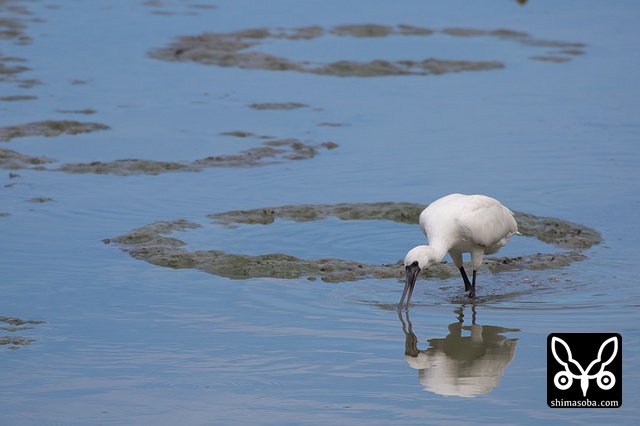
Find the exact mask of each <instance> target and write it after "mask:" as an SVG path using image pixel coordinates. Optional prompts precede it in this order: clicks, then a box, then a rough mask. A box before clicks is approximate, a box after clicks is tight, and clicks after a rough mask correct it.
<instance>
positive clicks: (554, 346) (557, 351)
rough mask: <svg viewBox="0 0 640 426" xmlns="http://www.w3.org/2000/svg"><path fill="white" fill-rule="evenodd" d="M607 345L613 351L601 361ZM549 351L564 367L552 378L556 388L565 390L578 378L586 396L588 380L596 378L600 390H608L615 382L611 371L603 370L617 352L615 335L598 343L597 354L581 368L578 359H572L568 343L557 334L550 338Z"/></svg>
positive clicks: (583, 394)
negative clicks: (585, 366) (600, 343)
mask: <svg viewBox="0 0 640 426" xmlns="http://www.w3.org/2000/svg"><path fill="white" fill-rule="evenodd" d="M607 346H611V348H610V349H609V350H612V352H613V353H612V354H611V356H610V357H609V358H608V359H607V360H606V361H603V359H602V358H603V355H604V354H605V348H607ZM551 351H552V353H553V356H554V358H555V359H556V361H558V363H559V364H560V365H562V366H563V367H564V371H559V372H558V373H557V374H556V375H555V377H554V378H553V383H554V385H555V386H556V388H558V389H560V390H566V389H569V388H570V387H571V385H573V380H574V379H576V380H580V387H581V388H582V396H583V397H586V396H587V389H589V381H590V380H592V379H595V380H596V383H597V384H598V387H599V388H600V389H602V390H609V389H611V388H612V387H613V386H614V385H615V384H616V378H615V376H614V375H613V373H611V372H610V371H606V370H605V369H606V367H607V366H608V365H609V364H611V362H612V361H613V360H614V358H615V357H616V355H617V353H618V339H617V337H616V336H613V337H611V338H609V339H607V340H605V341H604V342H603V343H602V345H600V349H599V350H598V356H597V357H596V359H594V360H593V361H591V363H590V364H589V365H588V366H587V368H583V367H582V365H580V363H579V362H578V361H576V360H575V359H573V355H572V353H571V349H570V348H569V345H567V343H566V342H565V341H564V340H562V339H561V338H559V337H557V336H553V337H552V339H551Z"/></svg>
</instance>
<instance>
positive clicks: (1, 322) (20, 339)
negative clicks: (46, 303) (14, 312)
mask: <svg viewBox="0 0 640 426" xmlns="http://www.w3.org/2000/svg"><path fill="white" fill-rule="evenodd" d="M42 323H44V321H38V320H23V319H20V318H15V317H7V316H0V331H3V332H9V333H11V335H5V336H0V346H6V347H7V348H8V349H10V350H17V349H20V348H21V347H22V346H27V345H30V344H31V343H33V342H35V341H36V339H31V338H28V337H24V336H21V335H20V334H19V333H21V332H23V331H26V330H31V329H33V328H34V327H33V326H34V325H37V324H42Z"/></svg>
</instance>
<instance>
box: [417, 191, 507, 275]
mask: <svg viewBox="0 0 640 426" xmlns="http://www.w3.org/2000/svg"><path fill="white" fill-rule="evenodd" d="M420 227H421V228H422V232H424V234H425V235H426V236H427V239H428V240H429V245H430V246H431V247H432V248H436V250H438V248H441V249H442V250H444V251H445V252H449V253H450V255H451V257H452V259H453V261H454V263H455V264H456V266H457V267H458V268H460V267H461V266H462V263H458V262H457V258H459V257H461V255H462V253H471V255H472V262H473V260H474V259H473V257H474V253H476V255H475V258H476V259H477V265H476V262H473V263H474V269H477V268H478V267H479V266H480V263H482V257H479V259H478V256H480V253H479V252H480V251H482V254H493V253H496V252H497V251H498V250H499V249H500V247H503V246H504V245H505V244H506V243H507V241H509V238H511V236H512V235H514V234H516V233H517V232H518V224H517V223H516V220H515V219H514V217H513V213H512V212H511V210H509V209H508V208H506V207H505V206H503V205H502V204H500V202H499V201H498V200H496V199H494V198H491V197H487V196H486V195H463V194H451V195H447V196H446V197H442V198H440V199H438V200H436V201H434V202H433V203H431V204H430V205H429V206H428V207H427V208H426V209H424V211H423V212H422V213H421V214H420ZM438 251H439V250H438ZM459 255H460V256H459Z"/></svg>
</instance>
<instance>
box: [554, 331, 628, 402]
mask: <svg viewBox="0 0 640 426" xmlns="http://www.w3.org/2000/svg"><path fill="white" fill-rule="evenodd" d="M547 404H548V405H549V407H551V408H617V407H620V406H621V405H622V337H621V336H620V334H618V333H551V334H550V335H549V336H548V338H547Z"/></svg>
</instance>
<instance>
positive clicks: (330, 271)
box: [104, 202, 601, 282]
mask: <svg viewBox="0 0 640 426" xmlns="http://www.w3.org/2000/svg"><path fill="white" fill-rule="evenodd" d="M424 207H425V206H424V205H421V204H413V203H396V202H385V203H344V204H318V205H298V206H282V207H276V208H271V207H269V208H263V209H255V210H238V211H229V212H225V213H215V214H211V215H208V216H207V217H208V218H210V219H213V223H215V224H219V225H223V226H227V227H234V226H237V225H238V224H261V225H268V224H270V223H273V222H274V221H275V219H276V218H278V219H282V220H292V221H295V222H308V221H314V220H321V219H326V218H328V217H337V218H339V219H341V220H391V221H394V222H402V223H410V224H417V223H418V217H419V215H420V212H421V211H422V209H424ZM515 215H516V220H517V221H518V226H519V230H520V232H521V233H522V234H523V235H524V236H529V237H535V238H538V239H539V240H540V241H543V242H545V243H548V244H551V245H553V246H555V247H559V248H562V249H564V251H563V252H561V253H553V254H544V253H537V254H532V255H528V256H520V257H500V258H491V257H489V258H485V260H484V262H483V265H484V267H485V268H487V269H488V270H489V271H491V272H501V271H508V270H521V269H549V268H559V267H563V266H566V265H569V264H570V263H572V262H575V261H580V260H584V259H586V256H584V255H583V254H582V251H584V250H586V249H588V248H590V247H591V246H593V245H596V244H599V243H600V242H601V236H600V234H599V233H598V232H597V231H595V230H594V229H591V228H588V227H586V226H582V225H577V224H574V223H570V222H566V221H563V220H560V219H554V218H549V217H540V216H534V215H531V214H526V213H519V212H515ZM200 227H202V225H200V224H197V223H194V222H189V221H186V220H184V219H179V220H175V221H171V222H163V221H158V222H154V223H151V224H149V225H147V226H144V227H142V228H138V229H134V230H132V231H131V232H129V233H127V234H124V235H121V236H119V237H116V238H113V239H105V240H104V242H105V243H115V244H117V245H119V246H120V248H121V249H122V250H123V251H126V252H128V253H129V254H130V255H131V256H132V257H134V258H136V259H140V260H145V261H147V262H149V263H151V264H154V265H159V266H166V267H170V268H174V269H185V268H189V269H199V270H201V271H204V272H208V273H210V274H214V275H219V276H222V277H227V278H231V279H247V278H256V277H272V278H303V277H307V278H308V279H310V280H314V279H318V278H319V279H321V280H323V281H326V282H344V281H356V280H361V279H366V278H382V279H387V278H392V279H397V280H401V279H402V278H403V275H404V268H402V267H401V264H402V261H401V260H399V261H397V262H395V263H389V264H383V265H372V264H366V263H362V262H355V261H351V260H344V259H300V258H297V257H295V256H291V255H287V254H281V253H274V254H266V255H261V256H250V255H244V254H234V253H226V252H224V251H221V250H207V251H189V250H188V249H187V248H186V246H187V243H185V242H184V241H182V240H180V239H177V238H174V237H169V236H167V235H169V234H172V233H175V232H185V231H187V230H189V229H195V228H200ZM458 274H459V272H458V271H457V270H456V268H455V267H454V266H453V264H450V263H447V262H443V263H441V264H440V265H438V266H436V267H433V268H430V269H429V270H428V271H426V274H424V275H425V277H439V278H449V277H452V276H457V275H458Z"/></svg>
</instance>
